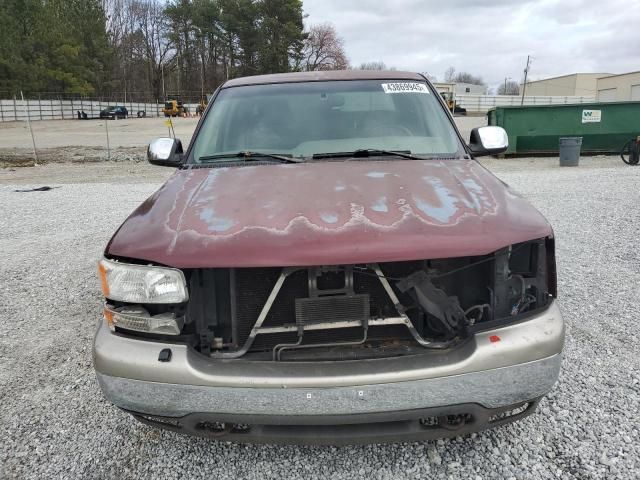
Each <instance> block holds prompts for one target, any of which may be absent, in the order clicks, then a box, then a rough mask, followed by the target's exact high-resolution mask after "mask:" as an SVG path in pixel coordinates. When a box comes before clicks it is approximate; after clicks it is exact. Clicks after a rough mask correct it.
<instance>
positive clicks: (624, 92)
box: [596, 71, 640, 102]
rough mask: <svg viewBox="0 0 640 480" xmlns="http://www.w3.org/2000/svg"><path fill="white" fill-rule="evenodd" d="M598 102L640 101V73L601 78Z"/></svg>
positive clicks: (598, 85) (598, 84) (598, 87)
mask: <svg viewBox="0 0 640 480" xmlns="http://www.w3.org/2000/svg"><path fill="white" fill-rule="evenodd" d="M597 92H598V94H597V98H596V99H597V101H598V102H629V101H640V71H639V72H630V73H623V74H621V75H609V76H607V77H603V78H599V79H598V83H597Z"/></svg>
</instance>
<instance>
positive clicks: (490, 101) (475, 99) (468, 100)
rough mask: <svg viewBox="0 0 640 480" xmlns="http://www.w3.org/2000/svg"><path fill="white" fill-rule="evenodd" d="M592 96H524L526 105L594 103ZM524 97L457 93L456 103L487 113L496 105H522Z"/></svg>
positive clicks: (471, 111)
mask: <svg viewBox="0 0 640 480" xmlns="http://www.w3.org/2000/svg"><path fill="white" fill-rule="evenodd" d="M595 101H596V98H595V97H594V96H593V95H591V96H580V97H578V96H547V95H536V96H529V97H524V105H563V104H567V105H569V104H576V103H593V102H595ZM521 102H522V97H520V96H516V95H456V103H457V104H458V105H460V106H461V107H463V108H466V109H467V112H470V113H486V112H488V111H489V110H491V109H492V108H494V107H508V106H520V104H521Z"/></svg>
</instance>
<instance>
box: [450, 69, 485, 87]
mask: <svg viewBox="0 0 640 480" xmlns="http://www.w3.org/2000/svg"><path fill="white" fill-rule="evenodd" d="M453 81H454V82H456V83H470V84H472V85H484V84H485V83H484V80H482V77H477V76H475V75H472V74H470V73H468V72H458V73H456V75H455V77H454V78H453Z"/></svg>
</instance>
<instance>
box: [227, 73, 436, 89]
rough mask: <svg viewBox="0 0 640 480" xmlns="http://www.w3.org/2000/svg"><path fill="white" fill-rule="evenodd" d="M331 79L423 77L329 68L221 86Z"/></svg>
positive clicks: (419, 76)
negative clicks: (327, 69)
mask: <svg viewBox="0 0 640 480" xmlns="http://www.w3.org/2000/svg"><path fill="white" fill-rule="evenodd" d="M332 80H421V81H424V77H423V76H422V75H420V74H419V73H414V72H399V71H396V70H329V71H315V72H293V73H275V74H271V75H255V76H252V77H240V78H234V79H232V80H228V81H227V82H225V83H224V85H222V88H229V87H240V86H244V85H264V84H269V83H292V82H328V81H332Z"/></svg>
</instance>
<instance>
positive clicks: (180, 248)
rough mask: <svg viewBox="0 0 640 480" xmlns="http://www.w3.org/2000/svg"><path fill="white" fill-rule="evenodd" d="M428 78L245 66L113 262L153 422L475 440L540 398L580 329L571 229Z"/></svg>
mask: <svg viewBox="0 0 640 480" xmlns="http://www.w3.org/2000/svg"><path fill="white" fill-rule="evenodd" d="M506 148H507V136H506V133H505V132H504V130H502V129H501V128H499V127H481V128H477V129H474V130H473V131H472V132H471V137H470V140H469V143H468V144H467V143H465V142H464V141H463V139H462V138H461V136H460V134H459V132H458V130H457V128H456V126H455V124H454V122H453V119H452V117H451V115H450V113H449V112H448V110H447V108H446V105H445V104H444V102H443V101H442V99H441V97H440V95H439V94H438V93H437V91H436V90H435V89H434V88H433V86H432V85H431V84H430V83H429V81H428V80H427V79H426V78H424V77H423V76H422V75H419V74H414V73H403V72H371V71H342V72H308V73H294V74H281V75H267V76H256V77H248V78H239V79H234V80H230V81H228V82H226V83H225V84H224V85H222V86H221V87H220V88H219V89H218V90H217V91H216V92H215V94H214V96H213V98H212V101H211V102H210V104H209V106H208V108H207V109H206V111H205V113H204V115H203V117H202V119H201V121H200V123H199V125H198V127H197V129H196V131H195V133H194V136H193V139H192V141H191V143H190V145H189V148H188V149H187V151H186V152H184V151H183V148H182V144H181V143H180V141H179V140H175V139H171V138H161V139H157V140H155V141H153V142H152V143H151V144H150V145H149V150H148V159H149V161H150V162H151V163H153V164H157V165H165V166H170V167H174V168H177V170H176V172H175V173H174V174H173V176H172V177H171V178H169V180H168V181H167V182H166V183H165V184H164V185H163V186H162V187H161V188H160V189H159V190H158V191H157V192H156V193H154V194H153V195H152V196H151V197H150V198H148V199H147V200H146V201H145V202H144V203H142V205H140V206H139V207H138V208H137V209H136V210H135V211H134V212H133V213H132V214H131V216H130V217H129V218H128V219H127V220H126V221H125V222H124V223H123V224H122V226H121V227H120V228H119V229H118V231H117V232H116V233H115V235H114V236H113V238H112V239H111V240H110V242H109V244H108V245H107V248H106V249H105V252H104V258H103V259H102V260H101V261H100V262H99V274H100V280H101V284H102V290H103V293H104V297H105V304H104V320H103V321H102V322H101V323H100V325H99V327H98V332H97V334H96V337H95V343H94V364H95V369H96V373H97V377H98V381H99V383H100V385H101V387H102V390H103V392H104V394H105V396H106V397H107V398H108V399H109V400H110V401H111V402H113V403H114V404H115V405H117V406H118V407H120V408H121V409H123V410H125V411H127V412H128V413H130V414H132V415H133V416H134V417H135V418H136V419H138V420H140V421H142V422H145V423H147V424H151V425H155V426H158V427H162V428H167V429H171V430H174V431H179V432H185V433H191V434H196V435H202V436H208V437H212V438H219V439H224V440H232V441H245V442H274V443H276V442H293V443H327V444H341V443H361V442H389V441H398V440H417V439H425V438H434V437H443V436H454V435H462V434H465V433H468V432H472V431H477V430H481V429H484V428H489V427H493V426H498V425H503V424H505V423H508V422H511V421H514V420H518V419H520V418H522V417H524V416H526V415H528V414H530V413H532V412H533V411H534V410H535V408H536V406H537V404H538V401H539V399H540V398H541V397H542V396H543V395H545V394H546V393H547V392H548V391H549V390H550V389H551V388H552V386H553V384H554V383H555V381H556V379H557V377H558V371H559V368H560V361H561V353H562V348H563V342H564V324H563V320H562V317H561V315H560V312H559V309H558V307H557V305H556V301H555V297H556V271H555V257H554V238H553V231H552V229H551V227H550V226H549V224H548V222H547V221H546V220H545V219H544V217H543V216H542V215H541V214H540V213H539V212H538V211H536V210H535V209H534V208H533V207H532V206H531V205H529V203H527V201H525V200H524V199H523V198H522V197H520V196H519V195H518V194H517V193H515V192H513V191H512V190H511V189H510V188H509V187H508V186H507V185H505V184H504V183H503V182H502V181H500V180H499V179H497V178H496V177H495V176H493V175H492V174H491V173H490V172H489V171H488V170H486V169H485V168H484V167H483V166H482V165H480V164H479V163H478V162H477V161H476V160H475V158H476V157H478V156H481V155H491V154H498V153H501V152H504V151H505V149H506Z"/></svg>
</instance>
